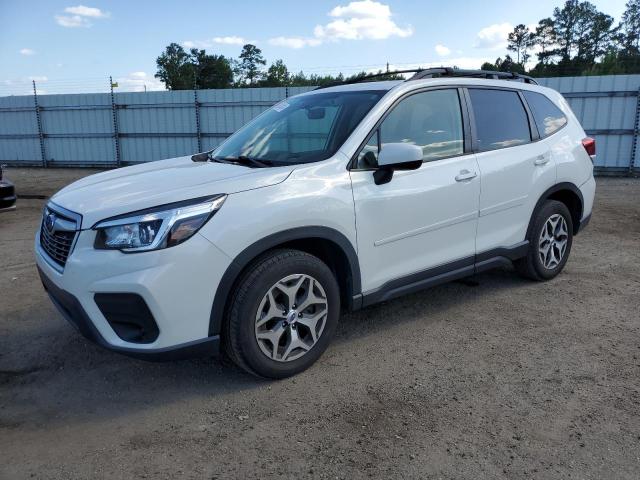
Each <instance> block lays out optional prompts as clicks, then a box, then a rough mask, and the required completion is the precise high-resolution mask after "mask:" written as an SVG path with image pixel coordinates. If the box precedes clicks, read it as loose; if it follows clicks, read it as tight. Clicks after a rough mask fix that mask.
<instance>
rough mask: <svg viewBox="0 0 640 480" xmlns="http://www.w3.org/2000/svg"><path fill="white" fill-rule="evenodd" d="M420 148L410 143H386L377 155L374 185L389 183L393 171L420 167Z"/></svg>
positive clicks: (421, 154)
mask: <svg viewBox="0 0 640 480" xmlns="http://www.w3.org/2000/svg"><path fill="white" fill-rule="evenodd" d="M423 155H424V154H423V153H422V148H420V147H418V146H417V145H411V144H410V143H386V144H384V146H383V147H382V149H381V150H380V153H379V154H378V170H376V171H375V172H374V173H373V180H374V181H375V183H376V185H382V184H383V183H389V182H390V181H391V179H392V178H393V172H394V170H416V169H418V168H420V167H421V166H422V159H423Z"/></svg>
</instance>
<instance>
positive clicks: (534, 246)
mask: <svg viewBox="0 0 640 480" xmlns="http://www.w3.org/2000/svg"><path fill="white" fill-rule="evenodd" d="M532 222H533V223H532V226H531V228H530V230H529V234H528V238H527V240H529V251H528V252H527V256H526V257H524V258H522V259H520V260H517V261H516V262H515V266H516V269H517V270H518V272H519V273H520V274H522V275H523V276H525V277H527V278H530V279H532V280H550V279H552V278H553V277H555V276H556V275H558V274H559V273H560V272H561V271H562V269H563V268H564V266H565V264H566V263H567V260H568V258H569V253H570V252H571V245H572V243H573V222H572V219H571V213H570V212H569V209H568V208H567V206H566V205H565V204H564V203H562V202H558V201H556V200H547V201H546V202H545V203H544V204H543V205H542V207H541V208H540V209H538V211H537V212H536V213H535V214H534V217H533V219H532Z"/></svg>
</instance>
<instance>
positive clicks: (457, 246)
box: [351, 88, 480, 294]
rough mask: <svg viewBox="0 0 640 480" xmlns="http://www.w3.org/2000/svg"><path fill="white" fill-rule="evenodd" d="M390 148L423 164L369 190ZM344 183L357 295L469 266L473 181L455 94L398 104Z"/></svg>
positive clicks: (475, 204)
mask: <svg viewBox="0 0 640 480" xmlns="http://www.w3.org/2000/svg"><path fill="white" fill-rule="evenodd" d="M397 142H407V143H411V144H414V145H418V146H420V147H421V148H422V150H423V152H424V157H423V164H422V166H421V168H419V169H417V170H412V171H396V172H395V173H394V176H393V178H392V179H391V181H390V182H389V183H385V184H382V185H376V184H375V182H374V179H373V170H374V169H375V167H376V156H377V153H378V151H379V149H380V148H384V145H385V144H386V143H397ZM351 181H352V186H353V195H354V201H355V212H356V228H357V235H358V256H359V258H360V268H361V274H362V287H363V293H365V294H367V293H369V292H372V291H374V290H376V289H379V288H384V287H385V284H387V285H386V286H388V285H389V283H390V282H397V281H398V280H401V279H403V278H406V277H410V276H411V275H412V274H413V278H415V277H416V275H417V276H419V275H420V274H421V273H425V271H428V270H431V269H434V272H436V271H437V270H443V271H444V270H446V269H447V268H448V267H451V269H455V268H459V267H460V266H463V265H464V266H472V265H473V260H474V255H475V236H476V226H477V220H478V208H479V196H480V177H479V169H478V165H477V163H476V159H475V156H474V155H472V154H465V145H464V129H463V115H462V107H461V102H460V98H459V93H458V90H457V89H455V88H451V89H436V90H427V91H422V92H419V93H415V94H411V95H410V96H407V97H405V98H404V99H402V100H401V101H400V102H399V103H397V104H396V105H395V106H394V107H393V109H392V110H391V112H390V113H389V114H388V115H387V116H386V118H385V119H384V120H383V122H382V123H381V124H380V126H379V128H378V129H377V130H376V131H375V132H373V133H372V135H371V137H370V139H369V141H368V142H367V144H366V145H365V146H364V148H363V149H362V151H361V152H360V153H359V155H358V165H357V168H355V169H353V170H352V171H351ZM439 266H442V267H443V268H442V269H436V268H435V267H439ZM426 273H429V272H426Z"/></svg>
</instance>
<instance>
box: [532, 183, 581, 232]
mask: <svg viewBox="0 0 640 480" xmlns="http://www.w3.org/2000/svg"><path fill="white" fill-rule="evenodd" d="M547 200H557V201H559V202H562V203H564V204H565V205H566V206H567V208H568V209H569V212H570V213H571V221H572V223H573V234H574V235H576V234H577V233H578V231H579V230H580V221H581V220H582V215H583V212H584V198H583V196H582V192H581V191H580V189H579V188H578V187H577V186H576V185H574V184H573V183H569V182H562V183H558V184H556V185H554V186H553V187H551V188H549V189H547V190H546V191H545V192H544V193H543V194H542V195H540V198H539V199H538V202H537V203H536V205H535V207H534V208H533V211H532V212H531V218H530V219H529V226H528V227H527V236H526V238H529V235H530V233H531V229H532V228H533V220H534V216H535V214H536V212H537V211H538V210H539V209H540V207H541V206H542V204H543V203H544V202H545V201H547Z"/></svg>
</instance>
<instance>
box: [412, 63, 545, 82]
mask: <svg viewBox="0 0 640 480" xmlns="http://www.w3.org/2000/svg"><path fill="white" fill-rule="evenodd" d="M435 77H473V78H487V79H496V80H516V81H522V82H524V83H531V84H533V85H538V82H536V81H535V80H534V79H533V78H531V77H530V76H529V75H523V74H521V73H516V72H497V71H494V70H461V69H458V68H451V67H437V68H426V69H424V70H420V71H418V72H416V74H415V75H414V76H413V77H411V78H410V79H409V80H407V81H411V80H420V79H422V78H435Z"/></svg>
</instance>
